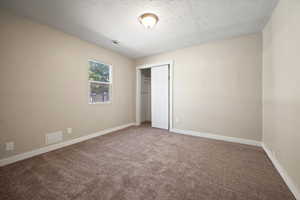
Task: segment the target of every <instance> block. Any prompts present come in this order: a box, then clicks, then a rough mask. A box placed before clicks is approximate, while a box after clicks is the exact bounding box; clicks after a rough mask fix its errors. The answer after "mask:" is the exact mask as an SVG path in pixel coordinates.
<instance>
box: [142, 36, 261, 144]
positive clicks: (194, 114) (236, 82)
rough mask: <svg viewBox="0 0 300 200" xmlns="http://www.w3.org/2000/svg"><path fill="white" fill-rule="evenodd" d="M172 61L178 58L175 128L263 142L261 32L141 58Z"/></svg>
mask: <svg viewBox="0 0 300 200" xmlns="http://www.w3.org/2000/svg"><path fill="white" fill-rule="evenodd" d="M168 60H174V62H175V66H174V87H173V88H174V90H173V91H174V97H173V98H174V99H173V101H174V116H173V121H174V122H173V123H174V127H175V128H177V129H184V130H194V131H199V132H208V133H214V134H220V135H225V136H231V137H238V138H244V139H252V140H258V141H261V138H262V127H261V123H262V102H261V93H262V90H261V87H262V81H261V79H262V37H261V34H254V35H248V36H243V37H238V38H234V39H228V40H223V41H216V42H212V43H208V44H204V45H200V46H195V47H190V48H186V49H180V50H177V51H173V52H169V53H164V54H160V55H155V56H150V57H145V58H141V59H138V60H137V61H136V63H137V65H142V64H151V63H157V62H162V61H168ZM176 119H177V120H176Z"/></svg>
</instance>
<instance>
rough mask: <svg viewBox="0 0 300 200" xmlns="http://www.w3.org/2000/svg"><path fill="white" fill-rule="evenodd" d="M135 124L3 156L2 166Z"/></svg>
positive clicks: (0, 162)
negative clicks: (6, 156)
mask: <svg viewBox="0 0 300 200" xmlns="http://www.w3.org/2000/svg"><path fill="white" fill-rule="evenodd" d="M134 125H135V123H129V124H124V125H121V126H117V127H114V128H108V129H104V130H102V131H99V132H96V133H92V134H89V135H85V136H81V137H78V138H75V139H71V140H68V141H65V142H61V143H57V144H53V145H49V146H45V147H42V148H39V149H35V150H32V151H28V152H25V153H21V154H17V155H14V156H11V157H8V158H3V159H1V160H0V167H2V166H4V165H8V164H11V163H14V162H17V161H20V160H24V159H27V158H31V157H33V156H37V155H40V154H43V153H46V152H49V151H53V150H56V149H60V148H63V147H66V146H69V145H72V144H76V143H79V142H83V141H85V140H89V139H92V138H95V137H98V136H101V135H105V134H108V133H111V132H115V131H118V130H121V129H124V128H127V127H130V126H134Z"/></svg>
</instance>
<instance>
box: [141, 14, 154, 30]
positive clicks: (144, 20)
mask: <svg viewBox="0 0 300 200" xmlns="http://www.w3.org/2000/svg"><path fill="white" fill-rule="evenodd" d="M139 21H140V23H141V24H143V25H144V26H145V27H146V28H147V29H150V28H153V27H154V26H155V25H156V24H157V22H158V17H157V15H155V14H153V13H144V14H142V15H141V16H140V17H139Z"/></svg>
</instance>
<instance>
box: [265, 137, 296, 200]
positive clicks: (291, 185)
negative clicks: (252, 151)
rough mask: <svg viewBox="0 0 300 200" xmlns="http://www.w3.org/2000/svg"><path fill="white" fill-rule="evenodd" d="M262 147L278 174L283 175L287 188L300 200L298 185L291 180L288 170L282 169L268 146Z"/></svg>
mask: <svg viewBox="0 0 300 200" xmlns="http://www.w3.org/2000/svg"><path fill="white" fill-rule="evenodd" d="M262 147H263V149H264V151H265V152H266V154H267V155H268V157H269V158H270V160H271V161H272V163H273V165H274V167H275V168H276V169H277V171H278V173H279V174H280V175H281V177H282V178H283V180H284V181H285V183H286V184H287V186H288V187H289V188H290V190H291V192H292V193H293V194H294V196H295V197H296V199H298V200H300V191H299V189H298V188H297V187H296V184H295V183H294V181H293V180H292V179H291V178H290V176H289V175H288V174H287V172H286V170H285V169H284V168H283V167H282V165H281V164H280V163H279V161H278V160H277V159H276V158H275V157H274V156H273V155H272V153H271V151H270V150H269V149H268V148H267V147H266V145H265V144H264V143H263V144H262Z"/></svg>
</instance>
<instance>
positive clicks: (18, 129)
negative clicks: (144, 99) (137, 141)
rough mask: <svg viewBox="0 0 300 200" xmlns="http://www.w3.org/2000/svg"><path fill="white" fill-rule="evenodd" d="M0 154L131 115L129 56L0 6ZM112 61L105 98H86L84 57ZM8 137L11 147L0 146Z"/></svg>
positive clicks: (132, 93)
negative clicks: (94, 100) (109, 88)
mask: <svg viewBox="0 0 300 200" xmlns="http://www.w3.org/2000/svg"><path fill="white" fill-rule="evenodd" d="M0 52H1V53H0V97H1V99H0V134H1V135H0V144H1V145H0V158H3V157H7V156H10V155H13V154H16V153H21V152H25V151H29V150H33V149H35V148H38V147H42V146H44V145H45V135H44V134H45V133H48V132H53V131H58V130H64V131H65V129H66V128H68V127H72V128H73V134H71V135H67V134H66V135H65V140H68V139H71V138H76V137H79V136H82V135H86V134H89V133H93V132H96V131H100V130H102V129H105V128H111V127H116V126H119V125H123V124H127V123H130V122H133V121H134V109H135V108H134V103H135V102H134V100H135V67H134V62H133V61H132V60H130V59H128V58H126V57H124V56H121V55H119V54H117V53H113V52H111V51H108V50H105V49H102V48H99V47H97V46H95V45H92V44H89V43H87V42H84V41H82V40H80V39H78V38H75V37H73V36H70V35H67V34H65V33H63V32H60V31H58V30H55V29H52V28H49V27H48V26H44V25H40V24H36V23H33V22H31V21H29V20H26V19H22V18H19V17H14V16H12V15H10V14H8V13H6V12H4V11H3V10H2V11H1V10H0ZM90 58H94V59H98V60H100V61H103V62H105V63H108V64H112V65H113V93H112V95H113V97H112V98H113V99H112V103H111V104H103V105H89V104H88V96H87V95H88V82H87V79H88V71H87V70H88V59H90ZM7 141H14V142H15V145H16V147H15V148H16V150H15V151H14V152H11V153H8V152H6V151H4V142H7Z"/></svg>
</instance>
